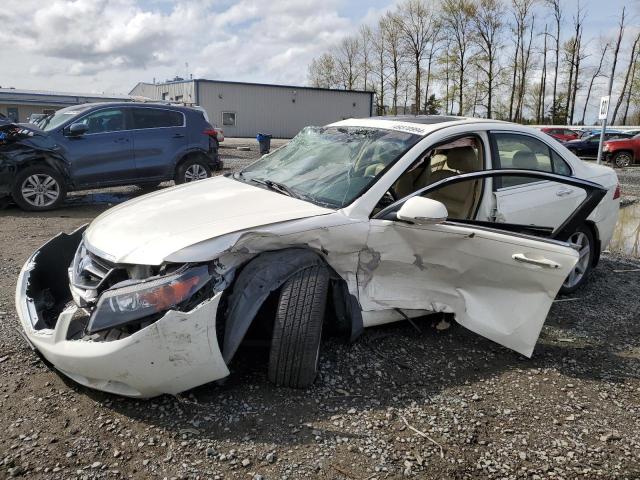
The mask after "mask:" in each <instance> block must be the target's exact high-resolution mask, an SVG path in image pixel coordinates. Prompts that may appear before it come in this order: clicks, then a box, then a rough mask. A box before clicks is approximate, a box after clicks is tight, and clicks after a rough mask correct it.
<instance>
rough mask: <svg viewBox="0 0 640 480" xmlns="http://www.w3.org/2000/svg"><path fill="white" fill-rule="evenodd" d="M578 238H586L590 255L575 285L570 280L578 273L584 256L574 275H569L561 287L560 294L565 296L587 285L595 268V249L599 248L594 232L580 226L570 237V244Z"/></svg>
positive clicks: (586, 256) (585, 259) (584, 226)
mask: <svg viewBox="0 0 640 480" xmlns="http://www.w3.org/2000/svg"><path fill="white" fill-rule="evenodd" d="M576 237H577V238H584V239H585V240H586V242H588V244H589V253H588V255H585V256H584V263H583V270H584V272H583V273H582V274H581V276H580V278H579V279H578V280H577V282H575V283H574V282H570V281H569V280H570V278H571V275H572V274H573V272H574V271H576V269H578V266H579V265H580V262H581V260H582V259H583V256H581V258H580V259H579V260H578V264H577V265H576V267H574V270H572V273H571V274H569V276H568V277H567V279H566V280H565V283H563V284H562V287H560V293H561V294H563V295H567V294H569V293H573V292H575V291H576V290H578V289H579V288H580V287H582V285H584V284H585V282H586V281H587V279H588V277H589V272H591V269H592V268H593V259H594V256H595V254H596V251H595V249H596V247H597V245H596V242H595V239H594V237H593V232H592V231H591V229H590V228H589V227H588V226H587V225H580V227H578V229H577V230H576V231H575V232H574V233H573V234H572V235H571V236H570V237H569V241H570V242H573V241H575V240H576Z"/></svg>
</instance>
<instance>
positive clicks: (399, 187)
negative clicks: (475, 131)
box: [389, 137, 484, 219]
mask: <svg viewBox="0 0 640 480" xmlns="http://www.w3.org/2000/svg"><path fill="white" fill-rule="evenodd" d="M483 166H484V156H483V151H482V146H481V143H480V141H479V140H478V139H476V138H475V137H464V138H460V139H456V140H454V141H453V142H449V143H447V144H442V145H438V146H436V147H434V148H432V149H430V150H428V151H426V152H425V153H424V154H423V155H422V156H420V157H419V158H418V159H417V160H416V161H415V162H414V163H413V165H411V166H410V167H409V168H408V169H407V170H406V171H405V172H404V173H403V174H402V175H401V176H400V178H398V180H396V182H395V183H394V184H393V186H392V187H391V189H390V191H389V194H390V195H391V196H392V197H393V198H394V199H395V200H399V199H401V198H404V197H406V196H407V195H410V194H411V193H413V192H415V191H416V190H420V189H421V188H424V187H426V186H428V185H431V184H433V183H435V182H438V181H441V180H444V179H447V178H450V177H454V176H457V175H460V174H463V173H469V172H475V171H479V170H482V169H483ZM481 192H482V180H470V181H463V182H459V183H455V184H453V185H448V186H446V187H442V188H439V189H437V190H436V191H434V192H431V193H429V194H427V195H425V196H426V197H427V198H431V199H433V200H437V201H439V202H442V203H443V204H444V205H445V206H446V207H447V211H448V212H449V218H452V219H470V218H473V217H474V215H475V212H476V210H477V207H478V204H479V202H480V197H481Z"/></svg>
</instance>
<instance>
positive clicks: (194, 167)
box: [175, 157, 211, 184]
mask: <svg viewBox="0 0 640 480" xmlns="http://www.w3.org/2000/svg"><path fill="white" fill-rule="evenodd" d="M210 176H211V167H210V166H209V164H208V163H207V161H206V159H204V158H201V157H195V158H190V159H188V160H185V161H184V162H182V163H181V164H180V165H179V166H178V168H177V169H176V177H175V182H176V184H181V183H189V182H195V181H197V180H204V179H205V178H209V177H210Z"/></svg>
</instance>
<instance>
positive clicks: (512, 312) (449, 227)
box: [357, 170, 606, 356]
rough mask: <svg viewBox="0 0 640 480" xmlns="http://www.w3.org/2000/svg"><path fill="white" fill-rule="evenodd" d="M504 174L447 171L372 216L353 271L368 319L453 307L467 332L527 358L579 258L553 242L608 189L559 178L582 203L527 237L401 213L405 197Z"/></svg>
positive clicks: (524, 232)
mask: <svg viewBox="0 0 640 480" xmlns="http://www.w3.org/2000/svg"><path fill="white" fill-rule="evenodd" d="M533 174H534V175H538V178H541V177H544V176H545V175H546V176H547V178H553V175H549V174H544V173H540V172H538V173H535V172H534V173H533ZM501 175H503V173H502V172H499V171H496V170H490V171H485V172H474V173H468V174H465V175H461V176H459V178H456V177H451V178H448V179H446V180H445V181H444V182H443V183H439V184H437V185H432V186H427V187H425V188H423V189H421V190H418V191H416V192H414V193H413V194H412V195H411V196H410V197H406V198H404V199H402V200H400V201H398V202H395V203H394V204H392V205H390V206H388V207H386V208H384V209H382V210H381V211H379V212H378V213H376V214H374V216H373V218H372V219H371V220H370V230H369V235H368V238H367V244H366V247H367V248H366V249H365V250H363V251H362V252H361V253H360V262H359V268H358V275H357V280H358V293H359V301H360V304H361V306H362V310H363V316H364V317H365V318H366V317H367V314H369V313H371V312H373V313H384V312H391V313H396V312H397V311H401V312H403V314H404V315H411V314H415V313H420V312H423V313H426V312H447V313H453V314H455V318H456V320H457V321H458V323H460V324H462V325H463V326H465V327H467V328H468V329H469V330H472V331H474V332H476V333H478V334H480V335H482V336H484V337H486V338H488V339H490V340H493V341H495V342H497V343H499V344H501V345H504V346H505V347H507V348H510V349H512V350H515V351H517V352H519V353H521V354H523V355H526V356H531V354H532V352H533V349H534V347H535V344H536V342H537V339H538V335H539V334H540V330H541V329H542V325H543V324H544V321H545V319H546V316H547V313H548V311H549V308H550V307H551V304H552V302H553V299H554V298H555V296H556V294H557V292H558V290H559V289H560V287H561V286H562V284H563V282H564V281H565V278H566V277H567V275H568V274H569V273H570V272H571V271H572V269H573V267H574V266H575V264H576V262H577V260H578V253H577V252H576V251H575V250H574V249H573V248H571V247H570V246H569V244H567V243H564V242H560V241H558V240H556V239H557V238H564V237H565V236H566V231H567V230H571V229H572V225H573V224H575V223H579V222H582V221H584V219H585V218H586V217H587V216H588V215H589V214H590V213H591V211H592V210H593V208H595V207H596V205H597V204H598V203H599V202H600V200H601V199H602V197H603V196H604V195H605V194H606V189H603V188H601V187H600V186H598V185H595V184H593V183H591V182H586V181H584V180H578V179H570V178H568V179H566V181H565V183H568V184H569V185H571V186H573V187H574V188H581V189H583V190H584V191H585V196H586V197H588V198H587V201H586V202H585V203H584V204H582V205H581V206H580V207H579V208H578V209H576V210H574V211H572V212H569V214H568V216H567V219H566V220H567V221H566V222H564V223H563V226H562V227H560V228H557V229H555V230H553V231H552V230H551V229H549V230H547V229H543V228H540V229H539V231H538V232H533V233H536V235H539V236H533V235H531V234H530V233H531V232H532V231H533V230H534V229H533V228H531V227H526V226H524V227H523V226H521V225H511V224H490V223H489V222H483V221H478V220H473V219H468V220H448V219H443V218H442V216H438V217H429V216H428V215H422V214H421V212H419V211H416V210H415V209H414V210H413V214H414V216H413V217H412V219H413V221H409V220H407V217H406V215H404V216H400V215H399V213H402V211H401V208H402V206H403V205H404V204H405V203H406V202H407V201H408V200H409V199H410V198H411V197H420V196H423V197H429V196H430V195H429V194H430V193H436V192H437V190H438V189H441V188H446V187H447V186H449V185H454V184H455V182H460V183H463V182H467V181H477V180H481V179H484V178H489V177H494V181H495V179H496V178H500V176H501ZM563 181H564V180H563ZM420 200H423V199H420ZM429 201H430V202H433V200H431V199H430V200H429ZM440 205H441V206H442V204H440ZM442 208H444V206H442ZM445 213H446V212H445ZM536 228H537V226H536ZM545 236H547V237H548V238H544V237H545Z"/></svg>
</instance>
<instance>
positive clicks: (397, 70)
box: [381, 12, 404, 115]
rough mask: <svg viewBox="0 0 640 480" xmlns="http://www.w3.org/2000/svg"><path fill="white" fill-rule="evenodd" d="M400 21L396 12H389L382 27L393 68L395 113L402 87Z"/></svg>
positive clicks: (392, 82) (393, 105) (391, 67)
mask: <svg viewBox="0 0 640 480" xmlns="http://www.w3.org/2000/svg"><path fill="white" fill-rule="evenodd" d="M399 24H400V22H399V21H398V18H397V17H396V15H395V14H393V13H391V12H387V13H386V14H385V16H384V17H383V19H382V22H381V28H382V31H383V34H384V37H385V45H386V48H385V50H384V51H385V54H386V56H387V62H388V65H389V68H390V69H391V74H390V77H391V89H392V91H393V96H392V100H393V104H392V109H393V113H394V115H395V114H397V112H398V89H399V87H400V74H401V69H402V63H403V61H404V59H403V58H402V45H401V33H400V28H399Z"/></svg>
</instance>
